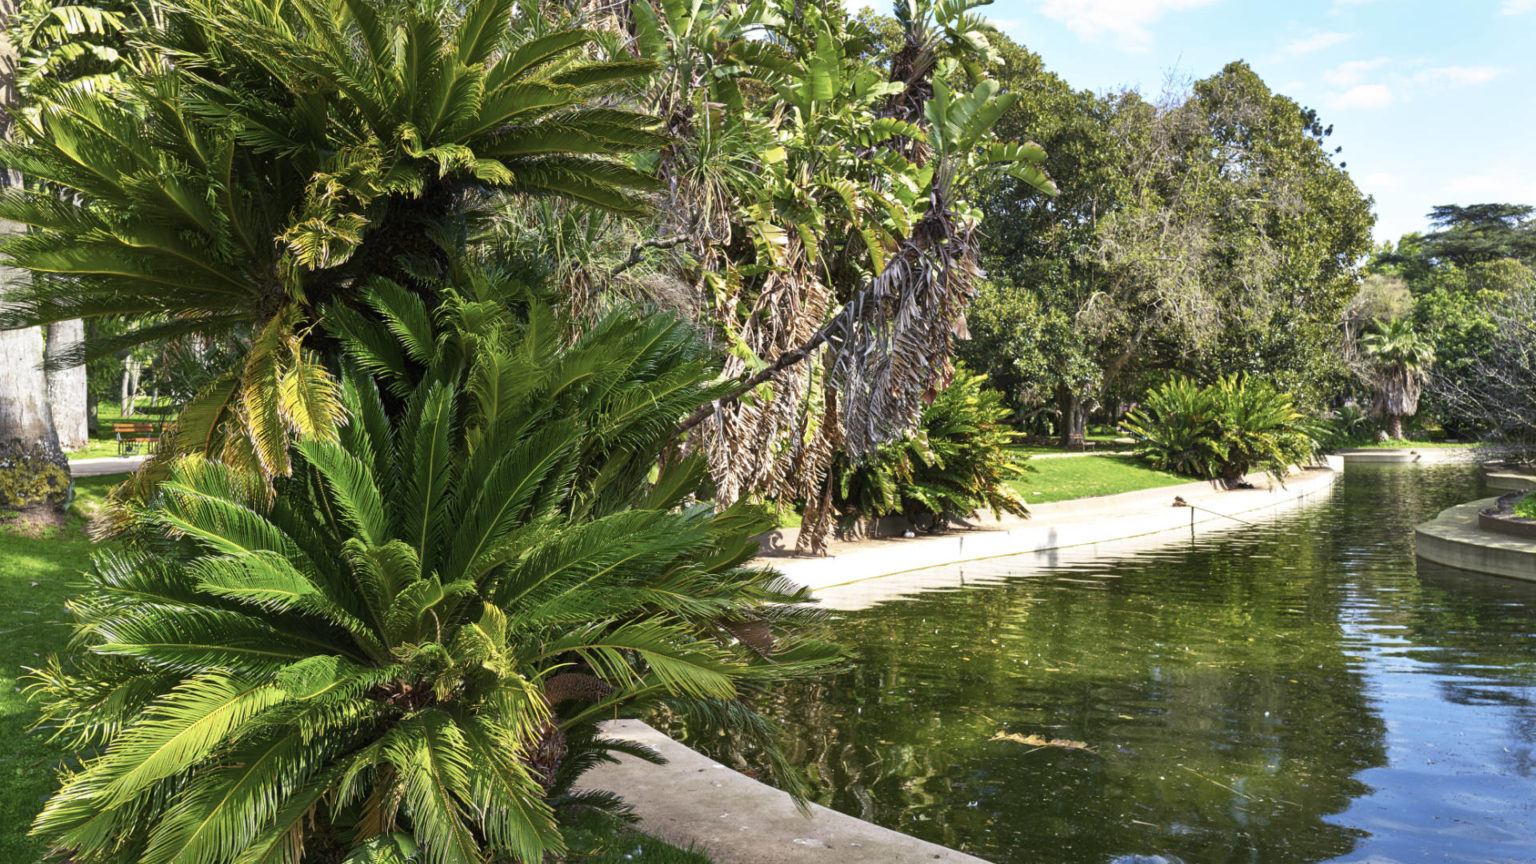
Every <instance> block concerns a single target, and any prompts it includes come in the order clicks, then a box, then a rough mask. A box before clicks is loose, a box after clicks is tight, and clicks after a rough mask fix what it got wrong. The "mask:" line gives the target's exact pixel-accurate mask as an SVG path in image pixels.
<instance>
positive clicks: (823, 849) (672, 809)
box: [582, 720, 987, 864]
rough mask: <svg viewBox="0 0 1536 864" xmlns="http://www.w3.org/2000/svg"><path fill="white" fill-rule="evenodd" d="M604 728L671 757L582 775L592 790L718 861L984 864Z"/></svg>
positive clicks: (655, 735)
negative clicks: (802, 805)
mask: <svg viewBox="0 0 1536 864" xmlns="http://www.w3.org/2000/svg"><path fill="white" fill-rule="evenodd" d="M603 733H604V734H605V735H607V736H608V737H611V738H621V739H625V740H629V741H636V742H639V743H641V744H645V745H647V746H649V747H651V748H653V749H655V750H657V751H658V752H660V753H661V755H662V756H664V757H666V759H667V764H665V765H659V766H658V765H652V764H650V763H649V762H644V761H641V760H639V759H635V758H633V757H631V756H620V757H618V758H619V764H617V765H613V764H604V765H599V766H597V767H596V768H593V769H592V770H590V771H588V772H587V773H586V775H584V776H583V777H582V786H583V787H584V788H587V789H601V790H608V791H611V792H614V793H617V794H619V795H621V796H623V798H624V800H625V801H627V802H628V803H629V804H630V805H631V806H633V807H634V809H635V814H636V815H637V816H639V817H640V827H641V830H643V831H645V833H647V834H650V835H652V836H654V837H659V838H661V839H663V840H666V841H667V842H669V843H672V844H674V845H678V846H684V847H686V846H694V847H695V848H698V849H700V850H701V851H703V852H704V853H705V854H707V855H709V856H710V857H711V858H713V859H714V860H715V861H717V862H719V864H842V862H852V864H859V862H870V864H987V862H986V861H984V860H982V859H980V858H977V857H975V856H972V855H967V854H965V853H964V852H957V851H955V850H953V849H948V848H946V847H943V846H939V845H936V844H933V843H929V842H928V841H926V840H919V839H917V838H916V837H909V836H907V835H906V834H902V833H900V832H897V831H892V830H890V829H889V828H881V827H880V826H878V825H874V824H871V823H869V822H865V821H863V820H862V819H858V818H855V817H853V816H849V815H846V814H843V813H839V812H837V811H835V810H829V809H827V808H826V807H822V806H820V805H819V804H812V805H810V810H809V812H808V813H805V812H802V811H800V810H799V809H797V808H796V807H795V804H794V802H793V801H792V800H790V797H789V795H788V794H787V793H785V792H782V791H780V790H778V789H775V788H773V787H772V786H769V785H767V784H764V783H759V782H758V781H756V780H753V779H752V778H750V777H748V776H746V775H745V774H741V773H739V772H736V771H733V770H731V769H730V768H727V767H725V766H724V765H721V764H720V763H718V762H716V761H715V760H713V759H710V758H709V757H707V756H705V755H703V754H702V753H699V752H697V751H695V750H693V749H691V748H689V747H687V746H685V745H683V744H680V743H678V742H677V741H674V740H672V739H671V738H669V737H667V736H666V735H665V734H663V733H661V732H659V731H657V730H656V729H653V728H651V727H650V726H648V725H646V724H645V723H642V722H640V721H639V720H611V721H608V722H606V723H604V724H603Z"/></svg>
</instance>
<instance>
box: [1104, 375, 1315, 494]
mask: <svg viewBox="0 0 1536 864" xmlns="http://www.w3.org/2000/svg"><path fill="white" fill-rule="evenodd" d="M1124 425H1125V428H1126V430H1127V431H1129V432H1130V433H1131V434H1132V435H1134V436H1136V437H1137V438H1138V439H1140V441H1139V443H1138V445H1137V450H1138V452H1140V454H1141V455H1143V456H1145V457H1146V458H1147V459H1149V460H1150V461H1151V463H1152V465H1153V467H1156V468H1161V469H1165V470H1169V471H1176V472H1178V473H1180V474H1188V475H1192V476H1195V477H1202V478H1206V479H1213V480H1221V481H1223V482H1224V483H1226V484H1227V485H1229V486H1236V485H1239V484H1241V483H1242V482H1243V477H1244V475H1246V474H1248V473H1249V472H1250V471H1253V470H1255V469H1257V470H1262V471H1264V472H1265V473H1266V474H1268V475H1269V476H1270V477H1273V478H1275V479H1276V480H1277V481H1278V480H1281V479H1282V478H1283V477H1284V476H1285V474H1286V473H1287V472H1288V471H1289V470H1290V468H1291V466H1294V465H1298V464H1302V463H1305V462H1307V461H1309V460H1311V459H1312V457H1313V456H1315V455H1316V451H1317V442H1316V440H1315V434H1317V432H1318V430H1317V428H1316V424H1314V423H1313V422H1312V421H1310V420H1309V419H1308V418H1307V417H1306V416H1305V415H1303V414H1302V413H1301V412H1299V411H1297V410H1296V407H1295V405H1294V404H1293V403H1292V402H1291V397H1290V396H1289V395H1287V394H1284V393H1280V392H1279V391H1277V390H1275V388H1274V387H1273V386H1272V385H1270V384H1269V383H1267V382H1264V381H1258V380H1254V379H1251V378H1247V377H1245V376H1241V375H1229V376H1226V377H1223V378H1219V379H1217V380H1216V381H1215V382H1214V383H1212V384H1209V385H1206V386H1203V387H1202V386H1200V385H1198V384H1196V383H1195V382H1193V381H1191V380H1189V379H1187V378H1179V379H1174V380H1172V381H1169V382H1168V383H1166V384H1164V385H1162V386H1161V387H1158V388H1157V389H1155V390H1153V391H1152V392H1150V393H1148V394H1147V398H1146V400H1145V402H1144V403H1143V404H1142V406H1141V407H1140V408H1138V409H1137V410H1136V411H1133V412H1132V413H1131V414H1130V416H1129V417H1128V418H1127V419H1126V422H1125V424H1124Z"/></svg>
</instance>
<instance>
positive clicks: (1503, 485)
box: [1483, 462, 1536, 492]
mask: <svg viewBox="0 0 1536 864" xmlns="http://www.w3.org/2000/svg"><path fill="white" fill-rule="evenodd" d="M1483 482H1484V483H1486V484H1487V486H1488V488H1489V489H1496V490H1498V491H1500V492H1523V491H1525V490H1526V489H1536V474H1528V473H1525V472H1523V471H1518V470H1515V469H1513V468H1509V467H1507V466H1505V465H1504V463H1502V462H1484V463H1483Z"/></svg>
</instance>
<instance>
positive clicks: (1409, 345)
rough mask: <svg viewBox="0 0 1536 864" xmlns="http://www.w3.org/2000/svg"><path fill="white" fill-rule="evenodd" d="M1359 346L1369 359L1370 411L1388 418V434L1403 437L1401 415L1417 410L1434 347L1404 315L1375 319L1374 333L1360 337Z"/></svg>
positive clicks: (1409, 415)
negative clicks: (1389, 318)
mask: <svg viewBox="0 0 1536 864" xmlns="http://www.w3.org/2000/svg"><path fill="white" fill-rule="evenodd" d="M1360 348H1361V350H1362V351H1363V352H1364V353H1365V356H1366V357H1367V358H1369V360H1370V367H1369V370H1368V371H1367V373H1366V374H1367V381H1368V383H1369V384H1370V386H1371V389H1372V391H1373V396H1372V400H1371V411H1372V413H1374V414H1376V415H1377V416H1378V417H1385V418H1386V420H1387V434H1388V435H1389V436H1391V437H1392V438H1396V439H1401V438H1402V437H1403V418H1404V417H1411V416H1413V415H1414V414H1415V413H1416V412H1417V411H1418V410H1419V394H1420V392H1422V390H1423V388H1424V381H1425V379H1426V378H1427V377H1428V376H1429V368H1430V367H1431V366H1433V365H1434V362H1435V350H1434V347H1433V346H1431V345H1430V343H1429V340H1428V339H1426V338H1424V337H1423V336H1422V335H1420V334H1419V333H1418V332H1417V331H1416V330H1415V329H1414V327H1413V321H1412V320H1411V319H1409V318H1408V317H1406V316H1404V317H1401V318H1394V319H1392V320H1391V321H1381V320H1378V321H1377V322H1376V329H1375V331H1374V332H1371V333H1367V334H1365V336H1363V337H1361V339H1360Z"/></svg>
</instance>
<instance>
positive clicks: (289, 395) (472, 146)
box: [0, 0, 667, 475]
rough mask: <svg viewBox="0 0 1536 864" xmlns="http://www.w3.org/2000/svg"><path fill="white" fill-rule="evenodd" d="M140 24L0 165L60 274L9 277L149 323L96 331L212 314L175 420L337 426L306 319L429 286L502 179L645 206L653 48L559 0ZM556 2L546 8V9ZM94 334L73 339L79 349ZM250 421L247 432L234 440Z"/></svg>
mask: <svg viewBox="0 0 1536 864" xmlns="http://www.w3.org/2000/svg"><path fill="white" fill-rule="evenodd" d="M156 12H157V15H156V19H157V22H158V23H151V24H146V25H144V26H142V27H140V28H139V29H137V30H136V31H134V33H133V38H134V41H135V44H136V45H137V46H138V48H137V51H136V53H135V54H134V56H133V57H132V58H130V59H131V62H129V63H128V64H127V65H126V66H125V67H124V68H123V69H121V70H119V71H118V73H117V76H118V81H119V83H118V84H117V86H116V89H115V90H114V94H113V98H112V99H110V100H104V99H96V98H89V97H88V96H87V95H84V94H82V93H80V92H78V91H74V90H63V91H61V92H58V93H54V94H51V95H50V100H49V101H46V102H45V103H44V104H42V105H41V106H39V107H38V109H37V110H36V111H32V112H29V113H28V114H27V115H25V116H24V117H21V118H18V124H19V127H20V128H19V129H18V132H17V140H16V142H15V143H12V144H7V145H4V146H0V164H3V165H4V167H6V168H8V169H10V170H13V171H15V172H18V173H19V174H20V175H22V176H23V177H24V178H26V180H27V184H28V185H27V186H26V188H12V189H8V190H5V191H4V193H3V195H0V218H3V219H6V220H10V221H12V222H15V223H20V224H23V225H26V226H28V227H29V228H30V229H31V230H30V231H29V232H28V233H27V234H26V235H25V236H24V237H21V238H19V239H16V240H13V241H11V242H9V243H8V244H6V247H5V250H4V251H5V256H6V258H7V259H8V261H9V263H11V264H12V265H14V266H17V267H20V268H22V269H25V270H29V271H32V272H34V273H42V274H53V276H55V277H59V278H49V279H44V280H34V281H33V282H32V284H31V287H30V288H25V289H22V290H21V291H19V292H17V293H14V294H12V295H11V296H8V298H7V299H8V307H7V309H6V310H5V314H4V315H3V316H0V318H3V320H0V325H3V326H10V327H15V326H21V325H31V324H37V323H47V322H52V321H58V320H67V319H72V318H78V317H87V318H89V317H111V318H117V319H121V320H128V321H131V322H132V323H133V324H134V327H133V328H132V329H130V330H129V331H128V332H127V333H126V334H124V335H120V336H117V337H114V338H113V339H111V340H106V341H103V342H101V343H99V344H97V345H96V346H95V347H94V349H88V351H91V350H94V352H95V353H97V354H102V353H113V352H117V351H120V350H122V349H124V348H127V347H131V346H132V345H135V344H139V343H144V342H154V341H161V340H166V339H174V338H178V337H187V336H191V335H196V337H197V338H199V339H204V340H207V339H219V338H231V339H233V340H235V341H236V342H238V343H239V344H240V345H242V346H243V347H244V349H245V350H244V352H243V354H244V356H243V357H242V360H241V362H240V363H239V364H237V365H236V366H234V367H232V368H230V369H229V370H228V372H227V374H225V375H223V376H221V377H220V378H219V379H218V380H217V381H216V382H214V384H213V385H211V386H210V388H209V390H208V392H207V393H206V398H205V399H204V404H205V405H218V406H222V407H223V410H222V411H219V412H214V413H208V412H203V413H202V414H200V415H199V416H200V417H201V418H202V420H203V421H204V422H202V423H201V424H200V425H199V426H197V427H196V428H189V424H188V423H186V422H184V423H183V424H182V430H181V431H182V433H183V434H182V435H181V436H179V438H178V440H179V441H181V442H182V443H184V444H190V443H193V442H200V443H201V444H202V446H201V448H200V450H201V452H204V453H205V454H216V455H218V456H219V457H220V458H222V459H224V460H226V461H228V460H234V459H236V458H238V457H242V456H243V457H244V461H245V463H246V464H248V465H249V466H251V467H254V468H257V469H259V470H262V471H263V472H265V473H267V474H269V475H280V474H283V473H285V472H286V471H287V470H288V469H289V467H290V466H289V465H288V462H287V456H286V447H285V445H286V443H287V441H288V440H289V437H290V436H291V435H295V434H307V435H322V436H325V435H330V434H333V433H334V429H335V427H336V425H337V423H338V421H339V416H338V415H336V413H335V412H334V411H333V410H330V409H331V408H332V407H333V406H334V391H335V385H334V381H333V379H332V378H331V377H330V376H329V375H327V374H326V371H325V370H324V369H323V368H321V367H320V366H318V365H316V363H315V362H314V358H312V357H310V356H308V355H307V354H306V346H305V344H304V342H303V337H304V335H305V334H306V333H308V332H309V331H310V329H311V328H312V327H313V325H314V323H315V313H316V312H317V310H318V309H319V307H321V306H323V305H328V304H330V305H342V306H346V305H355V304H357V303H359V302H360V297H361V296H362V291H363V288H364V286H365V285H366V283H367V282H368V280H369V279H371V278H373V277H375V276H385V277H388V278H392V279H394V280H395V281H396V282H398V283H399V284H401V285H402V286H404V287H406V288H407V289H409V290H412V291H416V292H418V293H425V292H429V291H430V288H429V286H430V284H431V283H432V280H434V279H438V278H440V277H441V276H442V275H443V274H444V272H445V270H446V269H447V268H448V266H449V261H448V258H449V257H450V256H449V255H448V254H447V253H446V252H445V251H444V250H445V246H450V245H452V244H451V243H445V242H444V238H445V237H449V236H452V235H454V234H455V232H457V233H459V234H462V233H463V230H462V223H463V222H464V220H466V219H468V218H469V217H471V216H472V215H473V214H474V213H475V212H476V209H477V208H483V207H484V206H486V205H487V204H488V203H489V202H492V201H494V200H497V199H498V197H499V196H503V195H507V194H514V193H515V194H521V195H536V196H556V197H563V198H569V199H574V200H579V201H583V202H586V203H589V204H591V205H594V206H597V207H602V208H606V209H609V210H613V211H618V212H624V213H634V212H639V211H640V210H642V209H643V205H642V201H641V199H640V194H641V193H643V192H644V191H645V190H648V189H650V188H652V187H653V186H654V181H653V180H652V179H651V177H650V176H649V174H648V173H646V172H645V171H642V170H640V168H639V166H638V165H637V164H636V163H635V162H634V161H633V160H632V159H631V157H632V155H633V154H636V153H639V152H642V151H647V150H654V149H655V148H656V147H658V146H659V145H661V144H663V143H664V142H665V141H666V140H667V139H666V138H665V136H663V135H661V134H658V132H657V131H656V129H655V126H656V121H655V119H654V118H651V117H648V116H645V115H642V114H636V113H634V112H630V111H625V110H620V109H619V108H615V107H612V106H610V105H608V104H606V100H607V97H608V96H609V95H610V94H611V93H612V92H613V91H614V90H615V89H616V88H621V87H624V86H627V85H628V83H629V81H630V80H631V79H632V78H633V77H634V76H637V75H644V74H646V73H647V72H649V71H650V70H651V69H652V68H654V64H652V63H650V62H649V61H644V60H635V59H632V58H629V57H628V56H623V57H618V58H614V57H610V56H609V54H608V52H606V51H604V50H603V47H602V42H603V40H602V38H601V37H600V35H599V34H597V33H594V32H592V31H589V30H585V29H581V28H576V27H570V26H564V25H562V23H561V20H562V18H563V17H564V16H565V14H566V13H565V12H564V11H563V10H561V9H558V8H554V7H551V8H549V9H546V8H545V7H544V6H540V5H536V6H534V7H531V8H525V9H521V10H520V9H519V7H518V6H517V4H514V3H513V0H471V2H457V0H422V2H411V3H400V2H391V0H231V2H225V0H166V2H164V3H161V4H159V8H158V9H157V10H156ZM546 12H548V13H549V15H547V16H546V14H545V13H546ZM75 359H79V358H75ZM234 438H244V439H245V443H243V444H241V443H237V444H234V445H231V444H229V443H228V442H229V441H231V440H232V439H234Z"/></svg>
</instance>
